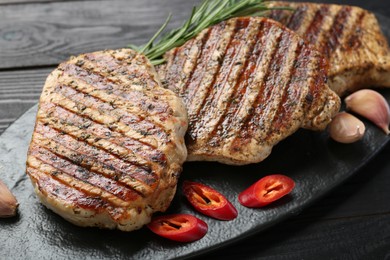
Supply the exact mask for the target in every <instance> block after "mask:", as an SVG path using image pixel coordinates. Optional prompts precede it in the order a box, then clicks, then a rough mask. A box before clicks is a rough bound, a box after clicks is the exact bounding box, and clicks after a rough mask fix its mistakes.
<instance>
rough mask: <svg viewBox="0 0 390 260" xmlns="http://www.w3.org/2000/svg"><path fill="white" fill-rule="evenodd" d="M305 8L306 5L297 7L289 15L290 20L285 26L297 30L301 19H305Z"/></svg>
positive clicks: (301, 21)
mask: <svg viewBox="0 0 390 260" xmlns="http://www.w3.org/2000/svg"><path fill="white" fill-rule="evenodd" d="M307 9H308V7H307V6H303V7H302V8H297V9H296V10H295V11H294V13H293V14H292V15H291V17H290V20H289V21H288V22H287V23H286V27H287V28H290V29H291V30H293V31H298V30H299V28H300V27H301V25H302V23H303V21H305V19H307Z"/></svg>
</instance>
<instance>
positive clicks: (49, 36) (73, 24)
mask: <svg viewBox="0 0 390 260" xmlns="http://www.w3.org/2000/svg"><path fill="white" fill-rule="evenodd" d="M196 2H199V1H197V0H186V1H182V0H145V1H123V0H122V1H92V2H91V1H78V2H72V3H67V2H54V3H46V4H28V5H5V6H2V7H1V8H0V17H1V23H0V61H1V62H0V69H4V68H18V67H31V66H47V65H55V64H58V63H59V62H61V61H63V60H65V59H67V58H68V57H69V56H70V55H77V54H79V53H83V52H91V51H96V50H102V49H109V48H123V47H126V46H127V45H128V44H129V43H134V44H142V43H145V42H146V41H147V40H148V39H149V38H150V37H151V36H152V35H153V34H154V33H155V32H156V30H157V29H158V28H159V27H160V26H161V24H162V23H163V22H164V21H165V19H166V17H167V16H168V14H169V13H170V12H172V13H173V14H174V17H173V18H172V23H171V24H170V28H172V27H173V26H180V25H181V24H182V22H183V21H184V20H185V18H187V17H188V15H189V13H190V12H191V9H192V6H193V5H194V4H195V3H196Z"/></svg>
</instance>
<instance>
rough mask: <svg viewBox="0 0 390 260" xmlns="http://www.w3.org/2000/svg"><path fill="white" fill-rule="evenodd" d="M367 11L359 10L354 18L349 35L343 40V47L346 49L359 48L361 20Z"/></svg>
mask: <svg viewBox="0 0 390 260" xmlns="http://www.w3.org/2000/svg"><path fill="white" fill-rule="evenodd" d="M366 14H367V12H366V11H364V10H361V11H360V14H359V16H358V18H357V19H356V21H355V23H354V24H353V26H351V30H350V33H349V34H350V35H349V36H348V38H347V39H346V40H345V43H344V44H343V47H344V49H345V50H347V51H352V50H356V49H358V48H360V47H361V46H362V42H361V37H362V33H363V30H364V29H363V24H362V23H363V21H364V18H365V16H366Z"/></svg>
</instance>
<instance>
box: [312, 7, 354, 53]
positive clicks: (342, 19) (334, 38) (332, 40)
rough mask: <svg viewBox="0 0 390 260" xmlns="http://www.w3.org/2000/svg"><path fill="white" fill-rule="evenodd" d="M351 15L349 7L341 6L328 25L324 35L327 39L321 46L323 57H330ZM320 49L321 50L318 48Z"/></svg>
mask: <svg viewBox="0 0 390 260" xmlns="http://www.w3.org/2000/svg"><path fill="white" fill-rule="evenodd" d="M350 15H351V7H350V6H343V7H342V8H341V9H340V10H339V12H338V13H337V14H336V16H335V18H334V21H333V24H332V26H331V27H330V29H329V31H328V33H327V35H326V37H327V41H326V44H324V46H323V48H322V53H323V54H324V55H325V57H328V58H329V57H330V56H331V55H332V53H333V52H334V51H335V50H336V48H337V47H338V46H339V44H340V39H341V38H342V35H343V33H344V27H345V25H346V24H347V20H348V18H349V17H350ZM320 51H321V50H320Z"/></svg>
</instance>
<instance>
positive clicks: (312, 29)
mask: <svg viewBox="0 0 390 260" xmlns="http://www.w3.org/2000/svg"><path fill="white" fill-rule="evenodd" d="M328 15H329V5H321V6H320V7H319V9H318V10H317V11H316V12H315V14H314V17H313V20H312V21H311V24H310V25H309V27H308V28H307V30H306V32H304V33H303V34H302V35H305V39H306V40H307V41H308V42H310V43H312V44H314V45H316V44H317V39H318V36H319V35H320V34H321V32H322V31H323V28H322V26H323V23H324V19H325V17H327V16H328Z"/></svg>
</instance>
